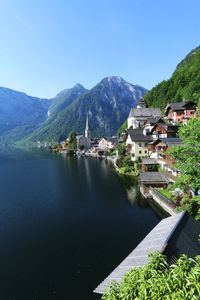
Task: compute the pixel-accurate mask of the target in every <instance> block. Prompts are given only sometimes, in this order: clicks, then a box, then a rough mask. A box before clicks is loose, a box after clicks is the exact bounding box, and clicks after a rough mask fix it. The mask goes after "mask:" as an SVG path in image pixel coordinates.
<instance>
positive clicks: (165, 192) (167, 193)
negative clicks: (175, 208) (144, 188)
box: [157, 189, 172, 200]
mask: <svg viewBox="0 0 200 300" xmlns="http://www.w3.org/2000/svg"><path fill="white" fill-rule="evenodd" d="M157 191H158V192H159V193H160V194H162V195H163V196H165V197H166V198H168V199H170V200H171V199H172V194H171V193H170V192H169V191H168V190H166V189H157Z"/></svg>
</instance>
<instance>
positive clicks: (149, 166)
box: [141, 157, 159, 172]
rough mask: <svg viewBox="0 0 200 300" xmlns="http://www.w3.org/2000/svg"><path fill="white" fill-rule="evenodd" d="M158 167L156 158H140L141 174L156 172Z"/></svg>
mask: <svg viewBox="0 0 200 300" xmlns="http://www.w3.org/2000/svg"><path fill="white" fill-rule="evenodd" d="M158 167H159V162H158V161H157V159H156V158H146V157H143V158H142V166H141V169H142V172H157V171H158Z"/></svg>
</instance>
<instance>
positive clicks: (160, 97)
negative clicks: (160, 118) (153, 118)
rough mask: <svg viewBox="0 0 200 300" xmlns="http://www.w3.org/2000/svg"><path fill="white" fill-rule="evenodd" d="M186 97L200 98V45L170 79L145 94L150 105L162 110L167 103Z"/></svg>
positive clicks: (191, 98) (190, 98)
mask: <svg viewBox="0 0 200 300" xmlns="http://www.w3.org/2000/svg"><path fill="white" fill-rule="evenodd" d="M184 99H186V100H188V101H189V100H193V101H195V102H198V101H199V99H200V47H198V48H196V49H194V50H193V51H192V52H191V53H189V54H188V55H187V56H186V58H185V59H184V60H183V61H182V62H181V63H180V64H179V65H178V66H177V68H176V70H175V72H174V73H173V75H172V77H171V78H170V79H169V80H168V81H165V80H164V81H163V82H161V83H159V84H158V85H157V86H156V87H154V88H153V89H152V90H151V91H149V92H148V93H147V94H146V95H145V96H144V100H145V101H146V103H147V105H148V106H150V107H160V108H161V109H162V111H164V109H165V107H166V105H167V103H171V102H181V101H183V100H184Z"/></svg>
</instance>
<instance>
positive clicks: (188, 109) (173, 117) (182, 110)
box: [165, 101, 197, 124]
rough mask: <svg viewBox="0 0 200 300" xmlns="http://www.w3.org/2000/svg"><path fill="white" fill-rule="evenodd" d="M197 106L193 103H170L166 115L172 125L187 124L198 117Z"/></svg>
mask: <svg viewBox="0 0 200 300" xmlns="http://www.w3.org/2000/svg"><path fill="white" fill-rule="evenodd" d="M196 106H197V104H196V103H195V102H193V101H189V102H186V101H183V102H178V103H170V104H168V105H167V106H166V108H165V115H166V116H167V119H168V121H169V122H170V123H173V124H176V123H181V124H187V123H188V120H189V119H191V118H195V117H196Z"/></svg>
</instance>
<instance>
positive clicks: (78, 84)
mask: <svg viewBox="0 0 200 300" xmlns="http://www.w3.org/2000/svg"><path fill="white" fill-rule="evenodd" d="M75 88H76V89H81V90H83V89H84V90H85V88H84V86H83V85H82V84H80V83H76V84H75V86H73V89H75Z"/></svg>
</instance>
